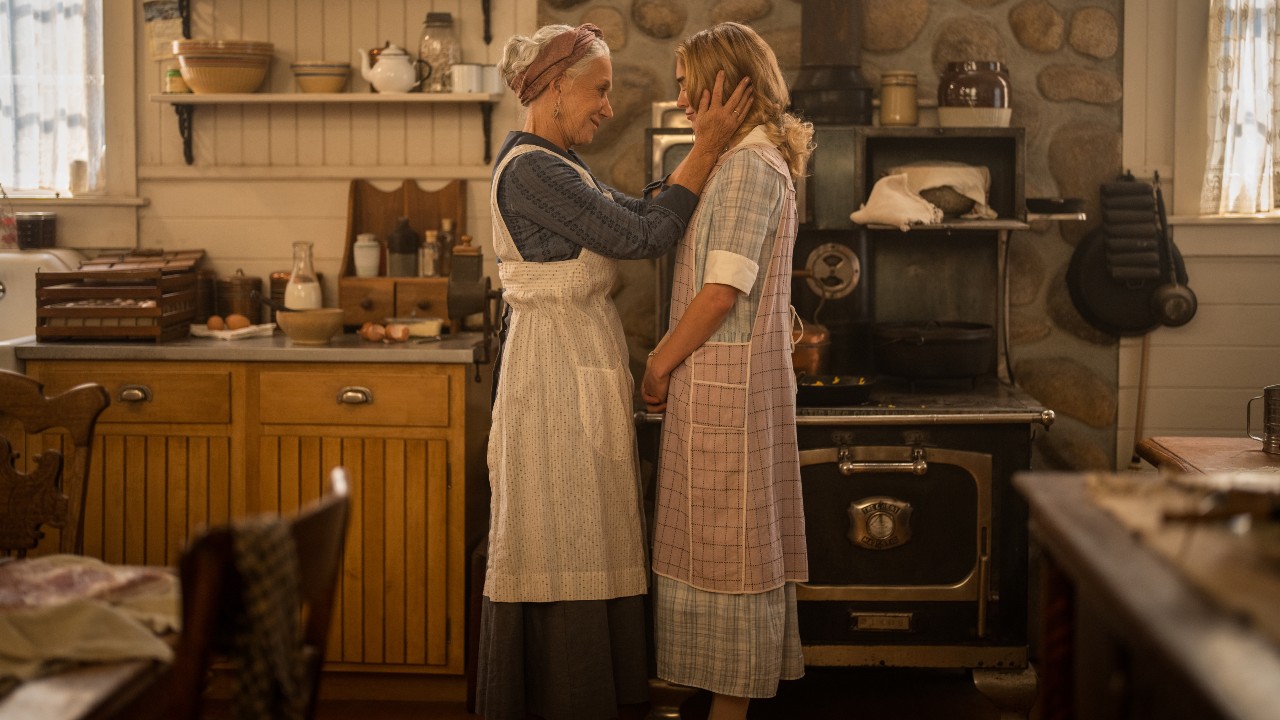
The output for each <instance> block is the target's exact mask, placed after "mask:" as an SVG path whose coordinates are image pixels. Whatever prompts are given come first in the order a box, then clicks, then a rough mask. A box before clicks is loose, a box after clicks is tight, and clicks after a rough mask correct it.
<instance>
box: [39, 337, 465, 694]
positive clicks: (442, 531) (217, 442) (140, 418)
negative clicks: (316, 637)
mask: <svg viewBox="0 0 1280 720" xmlns="http://www.w3.org/2000/svg"><path fill="white" fill-rule="evenodd" d="M27 372H28V374H30V375H32V376H33V377H35V378H37V379H38V380H40V381H41V382H43V383H44V384H45V386H46V389H47V391H50V392H57V391H60V390H63V389H66V388H68V387H71V386H74V385H76V384H79V383H82V382H98V383H101V384H103V385H104V386H106V387H107V389H108V391H109V392H110V393H111V397H112V404H111V406H110V407H109V408H108V409H107V410H106V411H105V412H104V413H103V415H102V418H101V420H100V421H99V423H98V430H97V433H98V438H97V441H96V443H95V448H94V458H93V465H92V468H91V472H92V476H91V478H90V484H89V497H88V501H87V505H86V512H87V515H86V522H85V531H86V532H85V535H86V538H85V552H86V554H88V555H92V556H95V557H102V558H103V559H105V560H108V561H112V562H128V563H148V564H173V563H175V562H176V561H177V559H178V556H179V554H180V552H181V550H182V548H183V547H184V545H185V543H186V540H187V538H189V537H190V536H191V535H193V534H194V533H196V532H198V531H199V530H200V529H201V528H203V527H206V526H207V525H210V524H215V523H221V522H226V521H227V520H229V519H232V518H239V517H244V516H246V515H254V514H259V513H289V512H292V511H294V510H296V509H297V508H298V507H299V506H301V505H303V504H305V503H307V502H308V501H310V500H313V499H315V498H316V497H318V496H319V495H320V493H321V488H322V487H323V481H324V478H325V477H326V474H327V472H328V470H329V468H331V467H333V466H335V465H343V466H345V467H346V468H347V469H348V470H349V471H350V473H351V477H352V487H351V495H352V515H351V518H350V528H349V532H348V537H347V544H346V555H345V558H344V561H343V562H344V565H343V573H342V577H341V580H340V584H339V590H338V597H337V605H336V607H335V615H334V624H333V629H332V632H333V635H332V637H331V639H330V643H329V650H328V662H329V664H328V665H327V666H326V667H327V668H328V669H330V670H333V671H359V672H386V673H439V674H461V673H462V672H463V670H464V657H463V654H464V644H465V635H466V633H465V632H464V623H465V597H466V590H465V584H466V574H465V568H466V565H465V557H466V542H467V538H468V531H467V527H466V526H467V518H466V517H465V514H466V512H467V510H468V507H467V497H466V495H467V488H468V482H467V476H468V474H471V475H472V481H471V483H470V485H471V487H472V488H473V490H474V489H475V487H476V486H477V483H483V482H484V481H483V472H484V471H483V446H484V438H485V428H486V427H487V406H488V397H489V391H488V386H487V383H485V382H476V372H477V368H476V366H473V365H464V364H437V363H413V362H410V363H403V362H397V363H377V362H368V363H363V362H353V363H291V362H178V361H172V362H165V361H156V362H136V361H130V362H104V361H79V360H29V361H28V363H27ZM468 429H469V430H470V432H468ZM477 473H478V476H477ZM483 510H485V508H480V509H479V510H477V509H475V508H473V509H472V515H473V516H474V515H476V514H477V512H482V511H483ZM473 524H474V517H473ZM476 532H477V530H476V529H475V528H472V530H471V533H470V534H471V535H475V534H476ZM50 539H53V540H55V541H56V538H46V542H45V545H47V544H48V541H49V540H50ZM55 547H56V545H55ZM42 549H43V546H42ZM301 551H303V552H305V551H306V549H305V548H302V549H301Z"/></svg>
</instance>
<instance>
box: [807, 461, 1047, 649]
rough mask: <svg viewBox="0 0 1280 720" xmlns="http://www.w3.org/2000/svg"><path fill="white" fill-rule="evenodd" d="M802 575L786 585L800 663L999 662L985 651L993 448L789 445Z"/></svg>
mask: <svg viewBox="0 0 1280 720" xmlns="http://www.w3.org/2000/svg"><path fill="white" fill-rule="evenodd" d="M800 462H801V466H802V468H801V477H802V482H803V486H804V504H805V526H806V527H805V531H806V534H807V536H808V549H809V582H807V583H802V584H800V585H799V586H798V587H797V592H796V598H797V600H798V601H799V617H800V635H801V640H802V641H803V643H804V646H805V650H804V653H805V662H806V664H808V665H839V666H859V665H890V666H900V667H981V666H986V667H998V666H1016V665H1019V664H1025V661H1026V659H1025V648H992V647H989V645H990V641H989V640H986V641H984V638H985V637H987V635H988V628H987V610H988V608H987V604H988V599H989V598H990V597H991V592H992V588H991V585H992V579H991V575H992V564H991V544H992V540H991V538H992V507H993V500H992V457H991V455H989V454H987V453H981V452H972V451H966V450H955V449H948V448H935V447H911V446H845V447H828V448H817V449H810V450H803V451H801V452H800Z"/></svg>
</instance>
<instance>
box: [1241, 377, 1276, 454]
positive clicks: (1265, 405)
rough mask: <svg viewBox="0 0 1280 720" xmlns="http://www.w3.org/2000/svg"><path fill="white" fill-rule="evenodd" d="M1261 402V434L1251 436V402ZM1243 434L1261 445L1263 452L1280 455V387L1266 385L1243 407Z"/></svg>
mask: <svg viewBox="0 0 1280 720" xmlns="http://www.w3.org/2000/svg"><path fill="white" fill-rule="evenodd" d="M1254 400H1261V401H1262V434H1261V435H1254V434H1253V401H1254ZM1245 414H1246V418H1245V430H1244V431H1245V433H1246V434H1247V435H1248V436H1249V437H1251V438H1253V439H1254V440H1258V441H1260V442H1261V443H1262V450H1263V452H1267V453H1271V454H1272V455H1280V385H1268V386H1267V387H1265V388H1263V389H1262V394H1261V395H1258V396H1257V397H1255V398H1253V399H1251V400H1249V404H1248V405H1246V406H1245Z"/></svg>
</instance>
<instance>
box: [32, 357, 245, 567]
mask: <svg viewBox="0 0 1280 720" xmlns="http://www.w3.org/2000/svg"><path fill="white" fill-rule="evenodd" d="M27 372H28V374H30V375H32V376H33V377H35V378H37V379H38V380H40V381H41V382H42V383H44V385H45V392H46V393H50V394H53V393H57V392H62V391H63V390H66V389H68V388H71V387H74V386H75V385H78V384H80V383H84V382H95V383H99V384H101V385H103V386H104V387H105V388H106V389H107V392H108V393H109V394H110V395H111V405H110V406H109V407H108V408H107V409H106V410H105V411H103V413H102V415H101V416H100V418H99V421H98V425H97V428H96V431H95V434H94V447H93V456H92V459H91V461H90V467H89V482H88V488H87V491H86V497H85V515H84V552H85V554H86V555H89V556H91V557H97V558H101V559H103V560H106V561H107V562H113V563H130V564H139V565H140V564H149V565H174V564H176V563H177V561H178V558H179V556H180V554H181V552H182V549H183V547H185V545H186V542H187V539H188V538H189V537H191V536H192V535H193V534H195V533H197V532H199V531H200V530H202V529H203V528H205V527H208V526H210V525H214V524H220V523H225V522H227V521H228V520H230V519H231V518H233V517H239V516H242V515H244V513H245V496H244V486H243V477H244V475H243V472H242V471H241V470H240V469H239V468H237V467H235V466H234V464H233V460H232V458H233V456H234V453H235V449H234V445H235V440H234V434H233V431H232V417H233V412H232V399H231V393H232V385H233V382H234V380H233V371H232V370H231V369H230V368H228V367H227V366H208V367H205V366H201V365H179V364H176V363H102V362H94V363H85V362H75V361H43V362H37V361H32V362H30V363H28V370H27ZM45 435H46V439H43V440H39V441H37V442H39V443H43V444H45V445H49V444H60V443H61V439H52V438H54V437H56V435H57V434H56V433H45ZM31 442H32V441H31V440H29V441H28V444H29V445H30V443H31ZM51 541H53V544H52V545H50V542H51ZM50 547H52V548H53V549H56V547H57V545H56V539H55V538H54V537H53V535H52V534H50V536H49V537H46V538H45V539H44V541H42V543H41V547H40V550H41V551H42V552H43V551H47V550H48V549H49V548H50Z"/></svg>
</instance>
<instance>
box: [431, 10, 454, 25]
mask: <svg viewBox="0 0 1280 720" xmlns="http://www.w3.org/2000/svg"><path fill="white" fill-rule="evenodd" d="M427 26H428V27H452V26H453V13H447V12H429V13H427Z"/></svg>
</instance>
